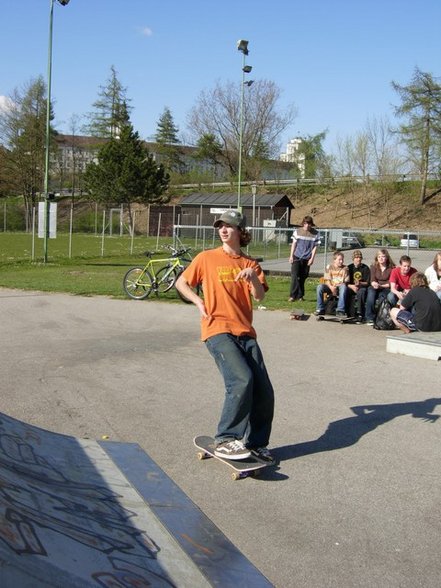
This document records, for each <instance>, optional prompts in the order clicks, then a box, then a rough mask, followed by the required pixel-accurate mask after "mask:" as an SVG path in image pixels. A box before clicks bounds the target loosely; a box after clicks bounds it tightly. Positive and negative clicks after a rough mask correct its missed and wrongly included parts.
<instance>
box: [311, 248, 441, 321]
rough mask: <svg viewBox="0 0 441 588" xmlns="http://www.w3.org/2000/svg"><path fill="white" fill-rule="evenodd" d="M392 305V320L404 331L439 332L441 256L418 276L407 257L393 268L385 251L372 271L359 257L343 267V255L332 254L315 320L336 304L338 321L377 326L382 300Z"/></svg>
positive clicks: (320, 287)
mask: <svg viewBox="0 0 441 588" xmlns="http://www.w3.org/2000/svg"><path fill="white" fill-rule="evenodd" d="M385 298H386V299H387V300H388V301H389V302H390V306H391V311H390V317H391V318H392V320H393V322H394V323H395V325H396V326H397V327H398V328H400V329H401V330H402V331H404V332H406V333H409V332H410V331H416V330H418V331H427V332H429V331H441V252H438V253H437V254H436V255H435V258H434V260H433V262H432V264H431V265H430V266H429V267H428V268H427V269H426V270H425V272H424V273H423V272H419V271H418V270H416V269H415V268H414V267H412V260H411V258H410V257H409V256H408V255H402V256H401V257H400V261H399V265H398V266H395V264H394V262H393V261H392V259H391V257H390V255H389V252H388V251H387V249H379V250H378V252H377V254H376V256H375V260H374V263H373V264H372V265H371V266H370V268H369V267H368V266H367V265H366V264H365V263H363V255H362V253H361V251H359V250H355V251H354V252H353V254H352V263H350V264H349V265H348V266H346V265H345V263H344V254H343V253H342V252H341V251H336V252H335V253H334V257H333V262H332V263H331V264H330V265H328V266H327V268H326V272H325V275H324V277H323V278H322V279H321V283H320V284H319V285H318V286H317V309H316V311H315V314H316V315H324V314H326V313H327V307H326V305H327V304H329V302H330V301H331V300H335V301H336V302H337V307H336V311H335V312H336V315H337V316H338V317H341V318H344V317H354V318H356V319H357V320H358V321H359V322H363V323H366V324H368V325H373V324H374V322H375V316H376V309H378V307H379V304H380V302H381V301H382V300H383V299H385Z"/></svg>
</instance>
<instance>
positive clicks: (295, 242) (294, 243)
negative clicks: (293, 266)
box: [289, 235, 297, 263]
mask: <svg viewBox="0 0 441 588" xmlns="http://www.w3.org/2000/svg"><path fill="white" fill-rule="evenodd" d="M296 245H297V239H295V237H294V235H293V237H292V243H291V252H290V254H289V262H290V263H292V262H293V261H294V252H295V250H296Z"/></svg>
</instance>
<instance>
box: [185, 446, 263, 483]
mask: <svg viewBox="0 0 441 588" xmlns="http://www.w3.org/2000/svg"><path fill="white" fill-rule="evenodd" d="M193 443H194V444H195V445H196V447H197V448H198V449H199V451H198V453H197V457H198V459H199V460H203V459H207V458H209V457H214V459H217V460H218V461H221V462H222V463H225V464H226V465H227V466H229V467H230V468H232V469H233V470H234V471H233V472H232V474H231V478H232V479H233V480H241V479H242V478H248V477H257V476H258V475H259V473H260V470H262V469H263V468H266V467H268V466H271V465H274V464H273V463H268V462H267V461H264V460H263V459H260V457H257V455H251V456H250V457H247V458H246V459H239V460H238V459H236V460H233V459H226V458H225V457H218V456H217V455H214V446H215V441H214V439H213V437H208V436H207V435H200V436H198V437H195V438H194V439H193Z"/></svg>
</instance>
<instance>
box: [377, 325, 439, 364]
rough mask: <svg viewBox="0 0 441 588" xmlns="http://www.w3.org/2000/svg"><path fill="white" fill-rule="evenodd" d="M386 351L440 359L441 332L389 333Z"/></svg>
mask: <svg viewBox="0 0 441 588" xmlns="http://www.w3.org/2000/svg"><path fill="white" fill-rule="evenodd" d="M386 351H389V353H400V354H402V355H409V356H411V357H421V358H423V359H432V360H435V361H439V360H440V359H441V332H440V331H436V332H434V333H421V332H416V333H409V334H408V335H404V334H401V335H389V336H388V337H387V338H386Z"/></svg>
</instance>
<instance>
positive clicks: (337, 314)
mask: <svg viewBox="0 0 441 588" xmlns="http://www.w3.org/2000/svg"><path fill="white" fill-rule="evenodd" d="M335 316H337V317H338V318H348V315H347V314H346V313H345V311H344V310H337V312H336V313H335Z"/></svg>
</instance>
